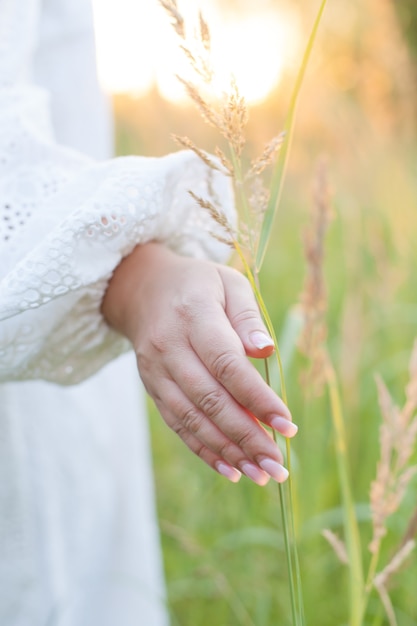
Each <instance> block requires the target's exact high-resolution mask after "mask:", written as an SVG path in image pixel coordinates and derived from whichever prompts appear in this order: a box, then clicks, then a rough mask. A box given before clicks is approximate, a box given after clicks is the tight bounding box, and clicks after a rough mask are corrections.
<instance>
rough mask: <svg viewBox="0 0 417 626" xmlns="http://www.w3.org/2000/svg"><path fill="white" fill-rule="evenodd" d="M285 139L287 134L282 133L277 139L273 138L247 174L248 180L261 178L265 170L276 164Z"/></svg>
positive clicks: (253, 162)
mask: <svg viewBox="0 0 417 626" xmlns="http://www.w3.org/2000/svg"><path fill="white" fill-rule="evenodd" d="M284 139H285V133H280V134H279V135H277V136H276V137H273V138H272V139H271V140H270V141H268V143H267V144H266V146H265V148H264V150H263V152H262V154H261V155H260V156H259V157H258V158H257V159H254V160H253V161H252V163H251V166H250V169H249V171H248V173H247V174H246V178H251V177H252V176H259V174H261V173H262V172H263V171H264V170H265V168H267V167H268V166H269V165H272V163H274V161H275V159H276V157H277V154H278V151H279V149H280V148H281V146H282V144H283V142H284Z"/></svg>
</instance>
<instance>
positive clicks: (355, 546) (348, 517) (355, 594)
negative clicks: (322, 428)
mask: <svg viewBox="0 0 417 626" xmlns="http://www.w3.org/2000/svg"><path fill="white" fill-rule="evenodd" d="M326 375H327V384H328V389H329V396H330V405H331V415H332V420H333V429H334V436H335V444H336V458H337V467H338V472H339V481H340V487H341V492H342V500H343V511H344V528H345V537H346V548H347V552H348V556H349V590H350V626H361V625H362V620H363V614H364V575H363V564H362V556H361V542H360V535H359V528H358V523H357V519H356V514H355V506H354V501H353V496H352V490H351V485H350V477H349V463H348V458H347V449H346V441H347V438H346V432H345V426H344V419H343V411H342V403H341V399H340V394H339V389H338V384H337V379H336V374H335V371H334V369H333V366H332V364H331V362H330V358H329V357H328V361H327V367H326Z"/></svg>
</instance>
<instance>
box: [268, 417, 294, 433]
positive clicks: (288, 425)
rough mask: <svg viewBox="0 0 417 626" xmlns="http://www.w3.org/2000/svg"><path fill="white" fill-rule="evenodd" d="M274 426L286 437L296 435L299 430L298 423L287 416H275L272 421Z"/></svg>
mask: <svg viewBox="0 0 417 626" xmlns="http://www.w3.org/2000/svg"><path fill="white" fill-rule="evenodd" d="M270 424H271V426H272V428H273V429H274V430H277V431H278V432H280V433H281V435H284V437H294V435H296V434H297V432H298V426H297V424H294V422H290V420H287V419H286V418H285V417H279V416H278V415H277V416H276V417H273V418H272V419H271V422H270Z"/></svg>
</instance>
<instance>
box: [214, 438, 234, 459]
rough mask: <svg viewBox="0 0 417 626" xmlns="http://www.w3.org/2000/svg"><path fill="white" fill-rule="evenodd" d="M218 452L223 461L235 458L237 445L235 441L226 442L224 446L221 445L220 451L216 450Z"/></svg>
mask: <svg viewBox="0 0 417 626" xmlns="http://www.w3.org/2000/svg"><path fill="white" fill-rule="evenodd" d="M216 452H217V453H218V454H219V455H220V456H221V457H222V458H223V459H231V458H232V457H233V456H234V453H236V444H234V443H233V441H230V440H226V441H224V442H223V443H222V444H220V445H219V447H218V450H216Z"/></svg>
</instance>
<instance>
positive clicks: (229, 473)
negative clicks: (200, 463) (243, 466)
mask: <svg viewBox="0 0 417 626" xmlns="http://www.w3.org/2000/svg"><path fill="white" fill-rule="evenodd" d="M214 465H215V467H216V470H217V471H218V472H219V474H221V475H222V476H225V477H226V478H228V479H229V480H230V481H231V482H232V483H238V482H239V480H240V478H241V476H242V474H241V473H240V472H239V470H237V469H235V468H234V467H231V466H230V465H226V463H223V462H222V461H217V462H216V463H215V464H214Z"/></svg>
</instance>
